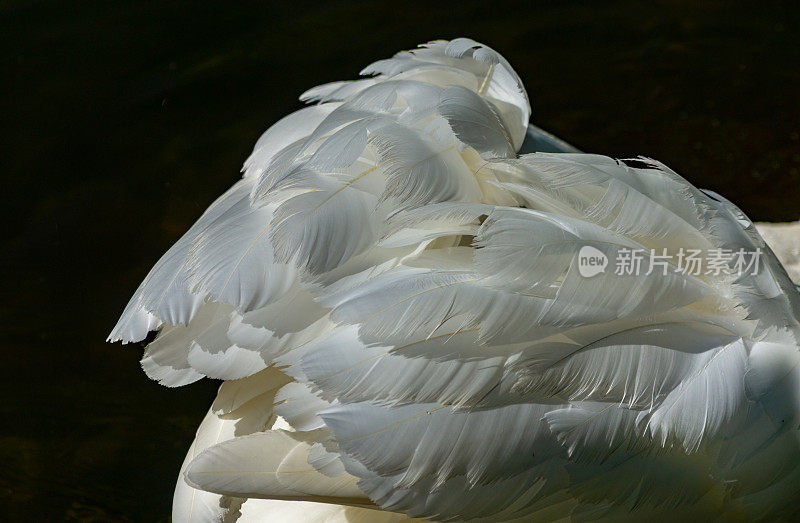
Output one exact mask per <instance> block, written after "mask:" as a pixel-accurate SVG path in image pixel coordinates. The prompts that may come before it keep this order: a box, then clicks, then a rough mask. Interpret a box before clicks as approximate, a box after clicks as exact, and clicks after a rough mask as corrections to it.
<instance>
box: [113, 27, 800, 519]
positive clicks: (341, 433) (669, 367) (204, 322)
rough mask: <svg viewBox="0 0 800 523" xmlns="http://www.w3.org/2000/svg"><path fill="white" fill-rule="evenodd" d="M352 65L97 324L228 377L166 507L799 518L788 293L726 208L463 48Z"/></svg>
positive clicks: (153, 362)
mask: <svg viewBox="0 0 800 523" xmlns="http://www.w3.org/2000/svg"><path fill="white" fill-rule="evenodd" d="M364 74H367V75H371V76H370V77H369V78H366V79H363V80H357V81H353V82H337V83H333V84H326V85H323V86H320V87H317V88H315V89H312V90H310V91H308V92H307V93H305V94H304V95H303V99H305V100H307V101H315V102H318V103H317V104H316V105H311V106H309V107H307V108H305V109H302V110H300V111H298V112H296V113H293V114H292V115H290V116H288V117H286V118H284V119H283V120H281V121H279V122H278V123H276V124H275V125H274V126H273V127H271V128H270V129H269V130H268V131H267V132H266V133H265V134H264V135H263V136H262V137H261V138H260V139H259V141H258V143H257V144H256V147H255V150H254V151H253V154H252V155H251V156H250V158H248V160H247V161H246V162H245V167H244V177H243V179H242V180H240V181H239V182H237V183H236V184H235V185H234V186H233V187H232V188H231V189H230V190H229V191H228V192H226V193H225V194H224V195H223V196H222V197H220V198H219V199H218V200H217V201H216V202H215V203H214V204H213V205H212V206H211V207H210V208H209V209H208V210H207V211H206V212H205V214H204V215H203V216H202V217H201V218H200V219H199V220H198V222H197V223H196V224H195V225H194V226H193V227H192V228H191V229H190V230H189V231H188V232H187V233H186V235H184V236H183V237H182V238H181V239H180V240H179V241H178V242H177V243H176V244H175V245H174V246H173V247H172V248H171V249H170V250H169V251H168V252H167V253H166V254H165V255H164V257H162V259H161V260H159V262H158V263H157V264H156V266H155V268H154V269H153V270H152V271H151V272H150V274H149V275H148V276H147V278H146V279H145V281H144V282H143V283H142V285H141V286H140V287H139V289H138V290H137V291H136V294H135V295H134V297H133V299H132V300H131V302H130V303H129V305H128V307H127V308H126V310H125V312H124V313H123V316H122V318H121V319H120V321H119V323H118V325H117V326H116V327H115V329H114V331H113V332H112V334H111V336H110V340H112V341H116V340H122V341H123V342H133V341H140V340H142V339H144V338H145V337H146V336H147V333H148V332H149V331H151V330H159V334H158V336H157V337H156V339H155V341H153V342H152V343H151V344H150V345H148V347H147V350H146V351H145V354H144V357H143V359H142V366H143V368H144V370H145V371H146V372H147V374H148V375H149V376H150V377H151V378H153V379H155V380H158V381H159V382H160V383H162V384H164V385H167V386H180V385H186V384H189V383H192V382H194V381H197V380H199V379H201V378H203V377H204V376H207V377H211V378H216V379H221V380H225V382H224V383H223V384H222V386H221V388H220V391H219V394H218V396H217V399H216V400H215V402H214V404H213V406H212V408H211V410H210V411H209V414H208V415H207V416H206V419H205V420H204V421H203V423H202V425H201V427H200V429H199V430H198V435H197V438H196V440H195V442H194V443H193V446H192V449H190V452H189V455H188V456H187V460H186V463H185V464H184V467H183V472H184V473H185V476H184V475H183V474H182V477H181V478H179V480H178V486H177V489H176V494H175V506H174V517H175V518H176V519H177V520H187V519H193V518H195V519H200V520H203V519H213V518H221V517H223V516H224V517H227V518H229V519H236V518H239V520H240V521H246V520H252V519H259V518H261V519H265V518H269V517H272V518H280V519H282V520H289V519H290V518H295V517H296V518H299V519H303V518H305V519H319V518H322V517H331V518H334V519H335V518H339V520H342V521H361V520H364V521H378V520H379V519H377V518H385V520H386V521H397V520H401V519H403V518H405V516H403V515H402V514H406V515H408V516H410V517H424V518H430V519H436V520H461V519H478V520H480V519H485V520H487V521H502V520H515V519H520V518H534V519H536V520H551V519H558V518H564V517H572V518H575V519H583V518H585V519H598V518H615V519H616V518H625V517H630V518H631V519H640V518H643V517H659V518H660V517H668V516H669V517H687V518H688V517H692V518H696V517H711V518H715V517H720V516H724V517H739V518H746V519H752V518H758V517H787V518H788V517H790V516H791V515H792V514H796V513H797V508H796V506H795V505H794V504H793V503H792V502H793V501H795V500H796V498H797V494H798V488H799V487H798V485H800V459H799V458H800V437H799V436H798V431H797V426H798V417H800V408H798V407H800V401H799V398H798V396H799V395H800V370H798V362H800V354H798V350H797V335H798V332H800V326H798V321H797V319H796V318H797V315H798V312H800V301H799V300H800V296H798V293H797V291H796V289H795V287H794V285H793V284H792V283H791V282H790V280H789V278H788V276H787V275H786V272H785V271H784V269H783V268H782V267H781V265H780V264H779V263H778V262H777V260H776V259H775V257H774V255H773V254H772V252H771V251H770V250H769V248H768V247H767V246H766V244H765V243H764V241H763V240H762V238H761V237H760V235H759V234H758V232H757V231H756V230H755V227H754V226H753V224H752V223H751V222H750V221H749V219H748V218H747V217H746V216H745V215H744V214H743V213H742V212H741V211H740V210H739V209H737V208H736V207H735V206H733V205H732V204H730V203H729V202H727V201H726V200H724V199H723V198H722V197H719V196H718V195H715V194H713V193H707V192H703V191H700V190H698V189H696V188H694V187H693V186H692V185H691V184H689V183H688V182H687V181H686V180H684V179H683V178H681V177H680V176H679V175H677V174H676V173H675V172H673V171H672V170H670V169H669V168H668V167H666V166H665V165H663V164H661V163H659V162H657V161H654V160H649V159H643V158H639V159H635V160H614V159H611V158H608V157H604V156H597V155H588V154H581V153H577V152H574V151H575V150H574V149H572V148H570V147H569V146H567V145H566V144H564V143H563V142H561V141H560V140H558V139H556V138H554V137H552V136H550V135H547V134H546V133H544V132H543V131H540V130H537V129H535V128H532V129H531V130H530V131H528V120H529V117H530V105H529V103H528V97H527V94H526V93H525V90H524V88H523V86H522V83H521V82H520V80H519V77H518V76H517V75H516V73H515V72H514V71H513V69H512V68H511V66H510V65H509V64H508V63H507V62H506V61H505V59H503V58H502V57H501V56H500V55H499V54H497V53H496V52H495V51H493V50H491V49H489V48H488V47H485V46H483V45H481V44H478V43H476V42H474V41H472V40H468V39H457V40H453V41H451V42H442V41H439V42H432V43H430V44H427V45H426V46H423V47H422V48H420V49H417V50H415V51H410V52H401V53H398V54H397V55H395V56H394V57H393V58H391V59H388V60H382V61H379V62H376V63H375V64H373V65H371V66H369V67H368V68H367V69H365V70H364ZM526 134H527V136H528V141H527V144H533V147H534V148H535V149H536V150H539V151H551V152H539V153H535V154H525V155H522V156H518V155H517V152H518V151H519V150H520V148H521V147H522V145H523V141H524V140H525V139H526ZM563 151H573V152H563ZM637 253H638V255H640V256H641V255H643V256H644V258H643V259H642V260H640V262H639V263H640V265H639V266H638V268H637V265H636V263H635V262H636V260H637ZM691 253H700V254H696V255H695V256H696V257H697V256H702V259H703V260H706V261H708V259H710V258H714V259H715V260H717V261H716V262H715V263H716V265H714V266H712V267H711V268H710V269H709V268H708V267H703V268H702V270H701V271H699V272H695V271H691V270H687V267H686V266H685V262H686V256H688V255H690V254H691ZM728 254H730V256H729V257H727V258H726V257H725V256H727V255H728ZM737 254H739V255H741V256H740V257H738V258H737ZM651 256H656V258H651ZM651 259H656V260H660V262H661V263H660V264H658V265H654V264H651V266H650V267H648V262H649V261H650V260H651ZM719 260H722V261H719ZM737 260H738V261H737ZM742 260H744V261H746V262H748V266H747V267H744V266H743V265H737V263H740V262H741V261H742ZM753 262H755V263H757V266H756V267H754V266H753ZM707 269H708V270H707ZM195 489H196V490H195ZM259 498H266V500H263V499H259ZM319 503H324V505H320V504H319ZM377 509H382V510H383V511H390V512H388V513H386V512H377ZM359 518H362V519H359ZM332 520H333V519H332Z"/></svg>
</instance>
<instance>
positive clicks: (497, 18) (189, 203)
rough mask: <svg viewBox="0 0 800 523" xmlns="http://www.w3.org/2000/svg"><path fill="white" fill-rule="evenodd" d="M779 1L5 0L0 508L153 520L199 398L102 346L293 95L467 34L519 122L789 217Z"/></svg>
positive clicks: (0, 18) (789, 75)
mask: <svg viewBox="0 0 800 523" xmlns="http://www.w3.org/2000/svg"><path fill="white" fill-rule="evenodd" d="M791 6H792V2H786V3H782V2H768V1H760V2H709V3H703V4H700V5H698V4H697V3H696V2H680V1H661V2H632V1H613V2H602V3H601V2H574V1H571V2H569V1H567V2H565V1H560V2H539V3H535V2H534V3H530V2H525V3H520V4H519V5H516V6H514V5H506V4H503V3H501V2H497V1H491V2H485V1H481V2H451V3H449V4H443V5H442V6H441V7H438V6H437V4H435V3H434V2H431V1H425V2H415V1H404V2H396V3H392V4H386V5H378V4H369V3H344V2H332V1H329V2H315V3H314V2H312V3H300V2H290V3H281V4H270V3H266V2H263V3H261V2H260V3H238V4H235V5H234V4H233V3H227V2H219V3H202V4H199V3H198V4H195V3H190V2H175V1H166V0H161V1H153V2H120V1H102V2H101V1H98V2H55V1H40V2H25V1H10V2H9V1H0V60H1V62H0V78H2V84H1V85H2V89H3V92H2V95H1V96H0V121H2V125H0V129H2V136H0V144H2V148H3V150H4V152H3V154H2V160H1V161H0V165H1V166H2V167H1V169H2V171H1V172H2V173H3V179H2V181H3V188H4V189H3V205H1V206H0V212H2V214H3V216H2V217H1V218H2V223H3V224H4V225H5V226H6V231H7V232H5V234H3V237H2V242H3V243H2V247H3V249H2V253H1V254H0V260H1V263H2V264H1V265H0V271H2V272H0V274H2V280H1V281H0V292H2V298H3V299H2V300H0V336H1V338H2V347H0V354H1V355H2V360H0V368H2V373H3V376H2V380H1V382H2V383H3V386H4V388H5V393H4V394H3V398H2V402H0V405H1V406H0V408H1V409H2V410H1V411H0V420H2V422H1V423H0V427H2V428H0V499H4V501H2V502H0V513H2V512H6V518H4V519H12V520H14V519H26V520H63V519H79V520H96V521H105V520H137V521H138V520H145V521H152V520H165V519H167V518H168V514H169V507H170V502H171V497H172V488H173V484H174V481H175V478H176V474H177V471H178V468H179V465H180V462H181V461H182V459H183V455H184V452H185V450H186V448H187V447H188V445H189V442H190V441H191V438H192V436H193V434H194V430H195V428H196V426H197V424H198V423H199V421H200V419H201V417H202V415H203V414H204V412H205V410H206V408H207V407H208V405H209V404H210V401H211V398H212V397H213V395H214V391H215V388H216V384H214V383H210V382H202V383H197V384H194V385H191V386H189V387H186V388H183V389H177V390H168V389H165V388H162V387H161V386H159V385H157V384H156V383H153V382H151V381H149V380H148V379H147V378H146V377H145V375H144V374H143V373H142V372H141V370H140V368H139V365H138V363H137V361H138V359H139V356H140V354H141V347H140V346H139V345H134V346H126V347H124V348H123V347H120V346H119V345H115V346H112V345H107V344H105V343H104V342H103V340H104V338H105V336H106V335H107V333H108V332H109V331H110V329H111V327H112V326H113V324H114V322H115V321H116V318H117V316H118V314H119V313H120V312H121V311H122V308H123V306H124V305H125V303H126V301H127V299H128V297H129V296H130V295H131V294H132V292H133V291H134V289H135V287H136V285H137V284H138V282H139V281H140V280H141V279H142V278H143V277H144V276H145V274H146V273H147V271H148V269H149V268H150V266H151V265H152V264H153V263H154V262H155V261H156V259H157V258H158V257H159V256H160V254H161V253H162V252H164V251H165V250H166V249H167V248H168V247H169V245H170V244H171V243H172V242H174V241H175V240H176V239H177V238H178V236H179V235H180V234H181V233H182V232H183V231H184V230H185V229H186V228H187V227H188V226H189V225H190V223H191V222H192V221H193V220H194V219H195V218H197V217H198V216H199V215H200V213H201V212H202V211H203V209H205V207H206V206H207V205H208V204H209V203H210V202H211V201H212V200H213V199H214V198H215V197H216V195H218V194H219V193H221V192H222V191H223V190H224V189H225V188H226V187H228V186H229V185H230V184H231V183H233V182H234V181H235V180H236V179H237V177H238V170H239V167H240V165H241V163H242V161H243V160H244V159H245V158H246V157H247V154H248V153H249V151H250V149H251V147H252V145H253V144H254V142H255V140H256V139H257V137H258V136H259V134H260V133H261V132H262V131H263V130H265V129H266V128H267V126H268V125H269V124H271V123H272V122H274V121H275V120H277V119H278V118H280V117H282V116H284V115H285V114H287V113H288V112H290V111H292V110H294V109H297V108H298V107H299V106H300V104H299V103H298V102H297V101H296V99H297V96H298V95H299V94H300V93H301V92H302V91H304V90H305V89H307V88H309V87H311V86H314V85H317V84H320V83H324V82H328V81H333V80H339V79H348V78H353V77H355V75H356V74H357V72H358V71H359V70H360V69H361V68H362V67H363V66H365V65H367V64H368V63H370V62H371V61H373V60H376V59H380V58H385V57H388V56H390V55H391V54H393V53H394V52H395V51H398V50H400V49H406V48H411V47H414V46H416V45H417V44H419V43H422V42H425V41H428V40H431V39H435V38H453V37H456V36H470V37H472V38H474V39H476V40H478V41H481V42H485V43H487V44H489V45H491V46H493V47H495V48H496V49H497V50H499V51H500V52H501V53H503V54H504V55H505V56H506V58H507V59H508V60H509V61H510V62H511V63H512V65H513V66H514V67H515V68H516V70H517V71H518V73H519V74H520V76H521V77H522V79H523V81H524V82H525V85H526V86H527V89H528V93H529V94H530V97H531V99H532V102H533V120H534V121H535V122H536V123H538V124H539V125H540V126H542V127H544V128H545V129H548V130H550V131H552V132H554V133H555V134H557V135H559V136H561V137H563V138H565V139H567V140H568V141H571V142H572V143H574V144H575V145H576V146H577V147H579V148H581V149H583V150H586V151H591V152H597V153H604V154H609V155H612V156H617V157H627V156H632V155H637V154H642V155H647V156H652V157H655V158H658V159H661V160H663V161H664V162H666V163H667V164H668V165H670V166H672V167H673V168H675V169H676V170H677V171H678V172H680V173H682V174H683V175H684V176H686V177H687V178H688V179H689V180H690V181H692V182H694V183H695V184H697V185H699V186H701V187H706V188H710V189H714V190H716V191H718V192H720V193H722V194H723V195H725V196H727V197H728V198H730V199H731V200H732V201H734V202H736V203H738V204H739V205H740V206H741V207H742V208H743V209H744V210H745V211H746V212H748V213H749V214H750V215H751V217H753V218H754V219H758V220H772V221H779V220H796V219H797V218H798V217H800V173H799V170H800V147H799V146H800V140H799V137H798V133H799V132H800V110H799V109H798V108H799V107H800V105H799V104H798V100H797V97H798V94H800V70H799V69H798V65H800V43H798V42H800V11H799V10H798V9H797V8H794V7H791Z"/></svg>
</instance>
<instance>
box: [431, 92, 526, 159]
mask: <svg viewBox="0 0 800 523" xmlns="http://www.w3.org/2000/svg"><path fill="white" fill-rule="evenodd" d="M437 110H438V112H439V114H441V115H442V116H443V117H444V118H445V119H446V120H447V123H449V124H450V127H451V128H452V129H453V133H454V134H455V135H456V137H458V139H459V140H461V141H462V142H463V143H464V144H465V145H467V146H469V147H472V148H474V149H475V150H476V151H478V153H480V154H481V156H484V157H486V158H495V157H505V158H508V157H513V156H514V150H515V149H514V146H513V143H512V139H511V137H510V136H509V135H508V131H507V130H506V128H505V127H504V126H503V123H502V121H501V120H500V117H499V116H498V115H497V109H496V108H494V107H492V105H491V102H489V101H487V100H484V99H483V98H481V97H480V96H478V95H477V94H475V93H474V92H472V91H470V90H469V89H467V88H465V87H460V86H455V87H448V88H447V89H445V90H444V91H442V95H441V97H440V98H439V104H438V105H437Z"/></svg>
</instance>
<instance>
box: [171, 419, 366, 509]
mask: <svg viewBox="0 0 800 523" xmlns="http://www.w3.org/2000/svg"><path fill="white" fill-rule="evenodd" d="M309 449H310V444H309V442H307V441H305V440H303V439H298V436H295V435H294V434H293V433H289V432H286V431H283V430H273V431H267V432H261V433H256V434H251V435H248V436H241V437H237V438H234V439H231V440H228V441H225V442H222V443H219V444H217V445H214V446H212V447H209V448H208V449H206V450H204V451H203V452H201V453H200V454H199V455H198V456H197V457H196V458H194V460H192V462H191V463H190V464H189V466H188V467H187V469H186V474H185V477H186V482H187V483H188V484H189V485H190V486H192V487H194V488H199V489H202V490H206V491H210V492H217V493H220V494H225V495H230V496H238V497H247V498H265V497H266V498H269V497H283V498H291V499H296V500H301V501H321V502H329V503H330V502H332V503H349V504H356V505H364V504H367V503H368V500H366V499H365V498H364V496H363V494H362V493H361V491H360V490H358V488H357V487H356V486H355V481H354V479H353V478H352V477H350V476H349V475H347V474H344V475H342V476H338V477H336V478H329V477H328V476H325V475H324V474H321V473H319V472H317V471H316V470H315V469H314V468H313V467H311V466H310V465H309V464H308V452H309Z"/></svg>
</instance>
